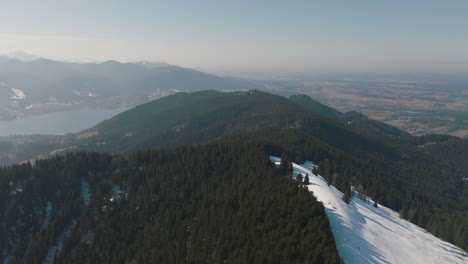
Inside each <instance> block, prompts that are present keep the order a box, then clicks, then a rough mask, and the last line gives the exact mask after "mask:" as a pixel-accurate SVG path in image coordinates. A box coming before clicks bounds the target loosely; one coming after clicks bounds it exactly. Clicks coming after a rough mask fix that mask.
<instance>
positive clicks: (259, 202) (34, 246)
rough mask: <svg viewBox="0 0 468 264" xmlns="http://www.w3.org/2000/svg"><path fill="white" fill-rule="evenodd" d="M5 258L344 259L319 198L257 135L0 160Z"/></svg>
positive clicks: (76, 260) (169, 260) (134, 260)
mask: <svg viewBox="0 0 468 264" xmlns="http://www.w3.org/2000/svg"><path fill="white" fill-rule="evenodd" d="M0 175H1V176H2V177H0V188H1V189H0V195H1V197H0V198H1V199H0V202H1V208H3V210H2V211H3V212H2V215H1V218H0V223H1V225H0V227H1V229H0V236H1V237H2V239H1V240H0V252H1V254H2V255H3V257H2V262H4V261H5V260H6V259H8V260H9V261H10V262H9V263H41V262H43V263H246V262H248V263H342V262H341V260H340V258H339V256H338V253H337V251H336V247H335V242H334V238H333V235H332V233H331V231H330V227H329V222H328V219H327V217H326V215H325V212H324V209H323V205H322V204H321V203H319V202H317V200H316V199H315V197H314V196H312V195H311V194H310V193H309V192H308V191H307V190H306V189H305V188H303V187H302V186H300V185H298V184H297V183H296V182H294V181H292V180H290V179H289V177H287V176H286V175H285V174H284V173H282V171H281V170H280V169H279V168H276V167H275V166H274V164H272V163H271V162H269V160H268V155H267V153H266V151H265V147H264V146H262V145H258V144H242V143H240V142H236V143H232V144H209V145H205V146H198V147H182V148H177V149H171V150H158V151H147V152H140V153H136V154H133V155H132V156H131V157H130V158H128V159H126V158H123V157H121V156H118V155H108V154H99V153H74V154H67V155H64V156H56V157H54V158H50V159H47V160H41V161H37V163H36V165H35V166H31V165H30V164H23V165H13V166H9V167H4V168H1V169H0Z"/></svg>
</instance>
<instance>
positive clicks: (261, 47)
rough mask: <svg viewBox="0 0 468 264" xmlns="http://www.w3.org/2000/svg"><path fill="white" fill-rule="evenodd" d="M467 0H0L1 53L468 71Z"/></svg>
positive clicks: (201, 64)
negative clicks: (20, 51) (16, 51)
mask: <svg viewBox="0 0 468 264" xmlns="http://www.w3.org/2000/svg"><path fill="white" fill-rule="evenodd" d="M467 14H468V1H466V0H444V1H441V0H437V1H433V0H323V1H314V0H305V1H299V0H297V1H294V0H289V1H276V0H269V1H264V0H250V1H244V0H232V1H225V0H212V1H210V0H191V1H188V0H187V1H180V0H171V1H158V0H152V1H150V0H133V1H127V0H125V1H124V0H92V1H89V0H41V1H37V0H30V1H25V0H0V53H8V52H11V51H15V50H22V51H26V52H28V53H33V54H37V55H40V56H42V57H46V58H51V59H61V60H75V61H105V60H111V59H112V60H119V61H137V60H153V61H164V62H168V63H171V64H177V65H181V66H185V67H194V68H205V69H242V70H249V69H252V70H290V71H294V70H355V71H372V70H375V71H379V70H383V71H419V72H420V71H438V72H450V71H454V72H468V15H467Z"/></svg>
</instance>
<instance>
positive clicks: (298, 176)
mask: <svg viewBox="0 0 468 264" xmlns="http://www.w3.org/2000/svg"><path fill="white" fill-rule="evenodd" d="M296 181H297V182H298V183H300V184H302V175H301V174H300V173H298V174H297V175H296Z"/></svg>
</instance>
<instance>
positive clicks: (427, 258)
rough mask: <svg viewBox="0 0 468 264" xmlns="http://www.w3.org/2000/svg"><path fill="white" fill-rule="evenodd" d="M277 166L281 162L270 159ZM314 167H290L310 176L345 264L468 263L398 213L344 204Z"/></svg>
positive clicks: (361, 203) (357, 203) (308, 164)
mask: <svg viewBox="0 0 468 264" xmlns="http://www.w3.org/2000/svg"><path fill="white" fill-rule="evenodd" d="M270 159H271V160H272V161H274V162H275V163H276V164H279V162H280V158H277V157H270ZM313 166H314V164H313V163H312V162H306V163H305V164H303V165H297V164H293V168H294V173H293V175H297V173H301V174H304V175H305V174H306V173H308V174H309V178H310V184H309V185H308V186H307V187H308V188H309V190H310V191H312V192H313V193H314V195H315V196H316V197H317V199H318V200H319V201H321V202H323V205H324V206H325V211H326V213H327V215H328V218H329V220H330V224H331V228H332V232H333V235H334V236H335V240H336V244H337V245H336V246H337V249H338V252H339V254H340V256H341V258H342V259H343V261H344V262H345V263H347V264H354V263H358V264H366V263H386V264H388V263H392V264H406V263H408V264H418V263H421V264H429V263H434V264H442V263H451V264H453V263H465V264H466V263H468V254H466V253H465V252H464V251H463V250H461V249H460V248H458V247H456V246H454V245H452V244H450V243H447V242H445V241H442V240H440V239H439V238H437V237H435V236H433V235H432V234H430V233H428V232H427V231H426V230H424V229H422V228H420V227H418V226H416V225H414V224H412V223H410V222H408V221H406V220H402V219H400V218H399V215H398V213H397V212H395V211H393V210H391V209H389V208H386V207H384V206H381V205H379V207H378V208H375V207H373V203H374V202H373V201H371V200H370V199H368V202H365V201H363V200H360V199H358V198H352V200H351V202H350V203H349V204H346V203H345V202H343V200H342V197H343V194H342V193H341V192H340V191H338V190H337V189H335V188H334V187H333V186H330V187H329V186H328V185H327V183H326V181H325V180H324V179H323V178H322V177H320V176H315V175H313V174H312V173H311V169H312V168H313Z"/></svg>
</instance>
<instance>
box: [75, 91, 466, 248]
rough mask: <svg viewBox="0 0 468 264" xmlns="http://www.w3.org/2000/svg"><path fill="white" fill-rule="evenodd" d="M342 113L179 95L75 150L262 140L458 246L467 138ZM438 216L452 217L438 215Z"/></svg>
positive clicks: (252, 94) (206, 94)
mask: <svg viewBox="0 0 468 264" xmlns="http://www.w3.org/2000/svg"><path fill="white" fill-rule="evenodd" d="M305 101H307V100H305ZM325 109H326V108H325ZM335 114H336V112H335ZM346 116H349V114H341V115H340V116H338V115H337V118H338V119H337V118H328V117H326V116H323V115H322V114H321V113H317V112H312V111H311V110H310V108H309V109H308V108H307V107H304V106H302V105H301V104H298V103H296V102H294V101H292V100H289V99H287V98H284V97H281V96H276V95H271V94H268V93H265V92H260V91H248V92H233V93H221V92H216V91H202V92H196V93H191V94H187V93H181V94H177V95H174V96H169V97H166V98H162V99H160V100H157V101H154V102H151V103H148V104H145V105H142V106H140V107H137V108H135V109H132V110H130V111H127V112H124V113H122V114H121V115H118V116H116V117H115V118H112V119H110V120H107V121H105V122H103V123H101V124H100V125H98V126H97V127H95V128H94V129H92V130H90V131H92V132H94V134H95V135H96V136H93V137H90V138H88V139H86V140H85V141H83V142H81V143H80V144H78V145H76V146H75V148H76V149H77V150H80V149H81V150H93V151H109V152H120V153H131V152H132V151H135V150H142V149H146V148H151V147H172V146H178V145H184V144H194V143H204V142H211V141H230V140H232V141H238V140H241V141H244V142H246V141H247V142H263V143H265V144H268V145H271V146H277V147H280V148H282V149H284V150H286V151H287V152H288V153H289V155H290V157H291V159H292V160H294V161H298V162H302V161H304V160H306V159H308V160H313V161H316V162H320V161H322V164H321V165H322V169H324V171H323V172H324V175H325V176H327V175H328V176H329V177H330V180H331V181H333V184H336V183H337V182H338V184H337V185H338V188H340V185H341V184H340V183H339V182H340V181H342V180H337V179H340V177H341V178H344V179H348V180H349V181H351V182H352V184H353V185H355V186H356V187H360V191H361V192H363V193H365V194H367V195H369V196H371V197H372V198H374V199H375V200H377V201H379V202H380V203H382V204H384V205H386V206H388V207H390V208H392V209H393V210H396V211H402V212H403V213H402V217H403V218H405V219H409V220H411V221H412V222H413V223H416V224H418V225H420V226H422V227H424V228H427V229H428V230H429V231H430V232H432V233H434V234H435V235H437V236H440V237H441V238H443V239H446V240H448V241H449V242H452V243H455V244H457V245H458V246H460V247H462V248H464V249H465V250H466V249H467V248H468V240H466V236H468V231H464V230H468V223H467V220H466V219H468V215H467V213H468V186H467V182H466V181H465V180H463V178H466V177H467V176H466V175H467V174H468V168H467V167H466V166H467V165H466V162H464V160H466V159H468V142H467V141H466V140H462V139H459V138H454V137H450V136H425V137H421V138H420V137H413V136H410V135H408V134H406V133H405V132H403V131H400V130H398V129H396V128H393V127H391V126H388V125H386V124H383V123H381V122H378V121H373V120H368V119H367V118H363V117H362V116H361V115H358V118H359V122H356V123H355V125H354V126H352V125H348V123H347V121H345V120H347V119H345V118H344V117H346ZM88 132H89V131H88ZM275 148H276V147H272V149H275ZM442 153H443V155H441V154H442ZM276 154H277V155H280V154H281V153H276ZM446 216H450V219H451V220H450V221H445V220H444V219H446ZM452 230H463V231H460V232H456V231H452Z"/></svg>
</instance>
